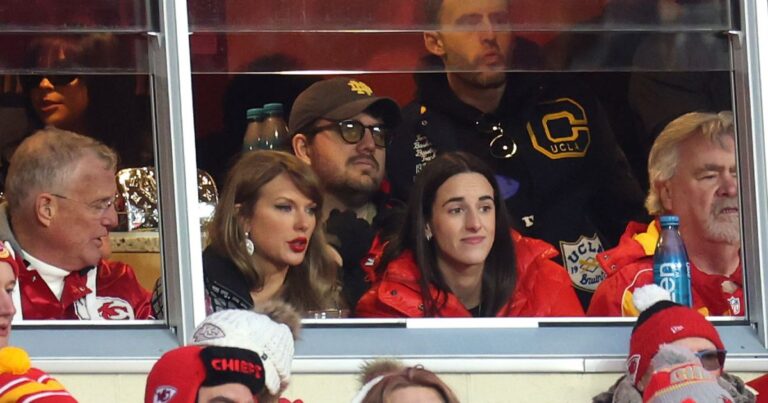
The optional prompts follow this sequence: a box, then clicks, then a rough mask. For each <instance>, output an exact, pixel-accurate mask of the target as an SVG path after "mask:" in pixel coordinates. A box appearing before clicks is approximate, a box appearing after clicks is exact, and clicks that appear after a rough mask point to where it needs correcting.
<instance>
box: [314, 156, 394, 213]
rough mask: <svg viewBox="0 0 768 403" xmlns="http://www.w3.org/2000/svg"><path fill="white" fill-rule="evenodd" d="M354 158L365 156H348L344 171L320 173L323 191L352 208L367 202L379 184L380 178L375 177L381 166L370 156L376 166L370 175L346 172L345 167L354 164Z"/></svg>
mask: <svg viewBox="0 0 768 403" xmlns="http://www.w3.org/2000/svg"><path fill="white" fill-rule="evenodd" d="M356 158H365V157H360V156H358V157H354V158H350V159H349V161H347V164H346V167H345V170H344V172H331V173H329V175H322V174H321V175H320V176H321V178H320V179H321V181H322V183H323V187H324V188H325V191H326V192H327V193H330V194H331V195H333V196H334V197H336V198H337V199H339V201H341V202H342V203H344V204H345V205H346V206H348V207H352V208H355V207H360V206H362V205H364V204H365V203H368V202H369V201H370V200H371V198H372V197H373V195H374V194H375V193H376V191H378V189H379V186H380V185H381V178H380V177H377V174H378V173H379V171H380V170H381V167H380V166H379V164H378V161H376V160H375V159H374V158H373V157H370V159H371V161H373V162H374V164H375V165H376V167H377V168H376V171H375V172H371V173H370V175H365V174H360V175H352V174H349V173H348V172H347V170H346V169H347V168H348V167H349V166H351V165H353V164H354V160H355V159H356Z"/></svg>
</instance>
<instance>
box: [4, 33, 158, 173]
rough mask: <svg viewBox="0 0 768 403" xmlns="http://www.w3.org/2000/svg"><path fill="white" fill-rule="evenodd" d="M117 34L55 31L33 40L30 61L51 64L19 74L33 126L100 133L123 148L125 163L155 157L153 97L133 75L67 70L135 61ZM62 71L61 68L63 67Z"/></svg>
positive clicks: (135, 163) (146, 162)
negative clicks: (141, 91)
mask: <svg viewBox="0 0 768 403" xmlns="http://www.w3.org/2000/svg"><path fill="white" fill-rule="evenodd" d="M121 45H122V44H121V43H120V42H119V41H118V40H117V38H116V37H115V36H114V35H111V34H84V35H68V36H60V35H51V36H43V37H40V38H37V39H36V40H34V41H32V42H31V43H30V47H29V50H28V54H27V60H26V62H25V63H26V65H27V66H28V67H29V68H31V69H36V70H48V71H50V72H48V73H44V74H28V75H21V76H19V81H20V83H21V87H22V91H23V92H24V94H25V95H26V96H27V98H28V99H29V104H30V108H29V110H30V114H29V115H30V116H29V117H30V121H31V128H32V131H34V130H37V129H39V128H42V127H45V126H55V127H57V128H59V129H63V130H68V131H72V132H75V133H79V134H83V135H87V136H90V137H94V138H96V139H98V140H100V141H101V142H103V143H105V144H107V145H109V146H110V147H113V148H114V149H116V150H117V151H118V152H119V153H120V157H121V158H120V161H119V165H120V166H128V167H134V166H143V165H151V164H152V162H153V150H152V136H151V128H150V127H151V124H150V121H149V119H150V103H149V101H148V100H143V102H142V98H141V97H140V96H138V95H137V82H136V78H135V77H133V76H119V75H118V76H116V75H98V74H91V75H84V74H66V72H67V71H71V70H82V69H84V68H89V69H93V70H99V69H110V68H115V67H122V66H124V65H127V64H131V63H135V62H133V61H132V60H128V58H129V57H130V56H129V55H130V52H123V51H121ZM60 72H61V73H60Z"/></svg>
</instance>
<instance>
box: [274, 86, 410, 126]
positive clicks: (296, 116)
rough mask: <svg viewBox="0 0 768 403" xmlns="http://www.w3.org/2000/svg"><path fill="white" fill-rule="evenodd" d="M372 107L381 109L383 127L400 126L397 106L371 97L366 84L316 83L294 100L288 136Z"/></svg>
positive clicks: (380, 98) (390, 99)
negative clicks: (322, 120)
mask: <svg viewBox="0 0 768 403" xmlns="http://www.w3.org/2000/svg"><path fill="white" fill-rule="evenodd" d="M374 104H376V107H377V108H381V109H380V110H381V111H382V119H383V120H384V124H385V125H387V126H389V127H395V126H397V124H398V123H400V106H398V105H397V102H395V100H393V99H392V98H387V97H379V96H375V95H373V90H372V89H371V87H369V86H368V84H366V83H364V82H362V81H360V80H356V79H353V78H349V77H335V78H331V79H328V80H323V81H318V82H316V83H314V84H312V85H310V86H309V88H307V89H306V90H304V91H303V92H302V93H301V94H299V96H298V97H296V100H295V101H294V102H293V108H291V116H290V118H289V119H288V127H289V130H290V132H291V135H294V134H296V132H297V131H299V130H301V129H303V128H305V127H306V126H307V125H309V124H310V123H312V122H314V121H315V120H317V119H320V118H323V119H328V120H334V121H341V120H344V119H349V118H351V117H353V116H355V115H357V114H358V113H361V112H363V111H364V110H366V109H368V108H369V107H371V106H372V105H374Z"/></svg>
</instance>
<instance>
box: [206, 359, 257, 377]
mask: <svg viewBox="0 0 768 403" xmlns="http://www.w3.org/2000/svg"><path fill="white" fill-rule="evenodd" d="M211 367H212V368H213V369H215V370H217V371H227V372H239V373H241V374H244V375H253V377H254V378H256V379H261V378H262V377H263V376H264V368H263V367H262V366H261V365H258V364H254V363H252V362H249V361H245V360H238V359H235V358H217V359H214V360H212V361H211Z"/></svg>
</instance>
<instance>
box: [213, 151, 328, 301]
mask: <svg viewBox="0 0 768 403" xmlns="http://www.w3.org/2000/svg"><path fill="white" fill-rule="evenodd" d="M322 203H323V198H322V193H321V190H320V185H319V183H318V180H317V178H316V176H315V174H314V173H313V172H312V170H311V169H310V168H309V166H308V165H306V164H304V163H302V162H301V161H299V160H298V159H297V158H296V157H294V156H292V155H290V154H286V153H281V152H275V151H255V152H251V153H248V154H245V155H243V156H242V157H241V158H240V159H239V160H238V161H237V163H236V164H235V165H234V167H232V169H231V170H230V172H229V175H228V177H227V180H226V183H225V185H224V189H223V194H222V195H221V198H220V201H219V204H218V206H217V207H216V212H215V214H214V219H213V222H212V223H211V225H210V227H209V230H208V234H209V237H210V240H211V245H210V246H209V247H208V248H206V249H205V251H204V252H203V270H204V273H205V288H206V294H207V301H206V302H207V306H208V308H209V311H211V312H215V311H219V310H223V309H250V308H252V307H254V306H259V305H261V304H263V303H265V302H267V301H271V300H282V301H285V302H287V303H289V304H291V305H293V306H294V307H295V308H296V309H297V310H298V311H299V312H300V313H301V314H302V315H304V316H306V315H307V313H308V312H309V311H314V310H328V309H340V308H341V306H340V301H341V299H340V296H339V292H340V288H339V284H338V280H337V270H338V263H337V262H335V261H334V257H333V256H332V255H331V254H330V253H328V251H329V250H330V249H329V248H328V247H327V246H326V242H325V237H324V235H323V231H322V229H321V227H320V226H318V217H319V215H318V214H319V211H321V208H322Z"/></svg>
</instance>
